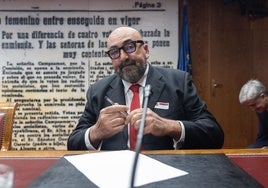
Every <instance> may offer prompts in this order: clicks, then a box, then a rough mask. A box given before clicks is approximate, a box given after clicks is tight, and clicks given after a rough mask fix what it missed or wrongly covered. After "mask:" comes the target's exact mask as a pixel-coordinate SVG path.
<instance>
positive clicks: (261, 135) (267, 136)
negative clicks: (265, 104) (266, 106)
mask: <svg viewBox="0 0 268 188" xmlns="http://www.w3.org/2000/svg"><path fill="white" fill-rule="evenodd" d="M257 116H258V118H259V124H258V135H257V138H256V141H255V143H253V144H251V145H250V146H249V147H250V148H262V147H264V146H268V112H267V111H266V110H265V111H264V112H262V113H257Z"/></svg>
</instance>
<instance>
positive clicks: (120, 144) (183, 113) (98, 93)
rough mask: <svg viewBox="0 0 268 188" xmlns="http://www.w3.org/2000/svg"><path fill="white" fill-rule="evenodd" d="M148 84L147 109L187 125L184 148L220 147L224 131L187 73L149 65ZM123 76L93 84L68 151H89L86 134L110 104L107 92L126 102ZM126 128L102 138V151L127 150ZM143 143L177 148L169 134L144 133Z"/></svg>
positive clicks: (153, 147) (121, 102) (158, 146)
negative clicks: (158, 105) (162, 105)
mask: <svg viewBox="0 0 268 188" xmlns="http://www.w3.org/2000/svg"><path fill="white" fill-rule="evenodd" d="M146 84H150V85H151V92H152V93H151V95H150V97H149V101H148V108H150V109H151V110H153V111H154V112H156V113H157V114H158V115H160V116H161V117H165V118H168V119H173V120H180V121H182V122H183V123H184V126H185V141H184V144H183V146H182V148H183V149H189V148H191V149H195V148H221V147H222V145H223V141H224V133H223V131H222V129H221V127H220V126H219V124H218V123H217V121H216V120H215V118H214V117H213V115H212V114H211V113H210V112H209V111H208V110H207V108H206V104H205V102H204V101H202V100H201V99H200V98H199V96H198V94H197V91H196V88H195V86H194V85H193V83H192V81H191V79H190V76H189V74H188V73H186V72H183V71H179V70H176V69H167V68H160V67H153V66H151V65H150V68H149V72H148V76H147V81H146ZM123 87H124V86H123V83H122V80H121V78H120V77H119V76H118V75H116V74H115V75H112V76H110V77H107V78H104V79H102V80H100V81H98V82H96V83H95V84H93V85H92V86H91V87H90V88H89V90H88V92H87V104H86V106H85V110H84V113H83V115H82V116H81V118H80V120H79V122H78V125H77V127H76V128H75V129H74V131H73V132H72V133H71V135H70V137H69V139H68V143H67V146H68V149H69V150H86V149H87V148H86V145H85V142H84V134H85V132H86V130H87V129H88V128H89V127H90V126H92V125H94V124H95V123H96V121H97V119H98V116H99V111H100V110H101V109H102V108H104V107H106V106H109V105H110V104H108V103H107V102H106V101H105V100H104V96H105V95H107V96H108V97H109V98H111V99H112V100H113V101H115V102H117V103H119V104H125V96H124V88H123ZM157 102H164V103H165V104H169V108H168V109H159V108H155V105H156V103H157ZM127 140H128V135H127V128H126V129H125V130H124V131H122V132H120V133H118V134H116V135H114V136H113V137H111V138H108V139H106V140H103V144H102V148H101V149H102V150H124V149H128V147H127ZM143 146H144V149H146V150H157V149H159V150H160V149H174V148H173V139H172V138H171V137H169V136H165V137H156V136H153V135H151V134H147V135H144V137H143Z"/></svg>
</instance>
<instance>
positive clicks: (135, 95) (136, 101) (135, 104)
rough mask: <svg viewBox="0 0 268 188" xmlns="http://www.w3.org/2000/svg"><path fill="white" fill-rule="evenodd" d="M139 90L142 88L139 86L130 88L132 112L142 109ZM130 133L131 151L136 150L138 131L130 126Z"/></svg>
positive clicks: (134, 85) (135, 85)
mask: <svg viewBox="0 0 268 188" xmlns="http://www.w3.org/2000/svg"><path fill="white" fill-rule="evenodd" d="M139 88H140V85H139V84H133V85H132V86H130V88H129V89H130V90H131V91H132V92H133V98H132V101H131V105H130V111H132V110H135V109H137V108H140V95H139ZM129 132H130V149H131V150H135V147H136V140H137V134H138V130H136V129H135V128H134V126H132V125H130V129H129Z"/></svg>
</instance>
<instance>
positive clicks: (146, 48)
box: [143, 44, 150, 59]
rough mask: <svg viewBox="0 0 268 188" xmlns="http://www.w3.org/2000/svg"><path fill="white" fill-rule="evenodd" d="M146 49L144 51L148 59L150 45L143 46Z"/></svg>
mask: <svg viewBox="0 0 268 188" xmlns="http://www.w3.org/2000/svg"><path fill="white" fill-rule="evenodd" d="M143 46H144V47H143V48H144V50H145V57H146V59H148V58H149V56H150V55H149V46H148V44H144V45H143Z"/></svg>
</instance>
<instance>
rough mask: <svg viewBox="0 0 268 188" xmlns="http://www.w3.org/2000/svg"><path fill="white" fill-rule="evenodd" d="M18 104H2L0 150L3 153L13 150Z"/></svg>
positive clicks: (0, 107) (0, 112)
mask: <svg viewBox="0 0 268 188" xmlns="http://www.w3.org/2000/svg"><path fill="white" fill-rule="evenodd" d="M17 107H18V103H15V102H0V148H1V151H7V150H10V149H11V145H12V132H13V122H14V117H15V112H16V109H17Z"/></svg>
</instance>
